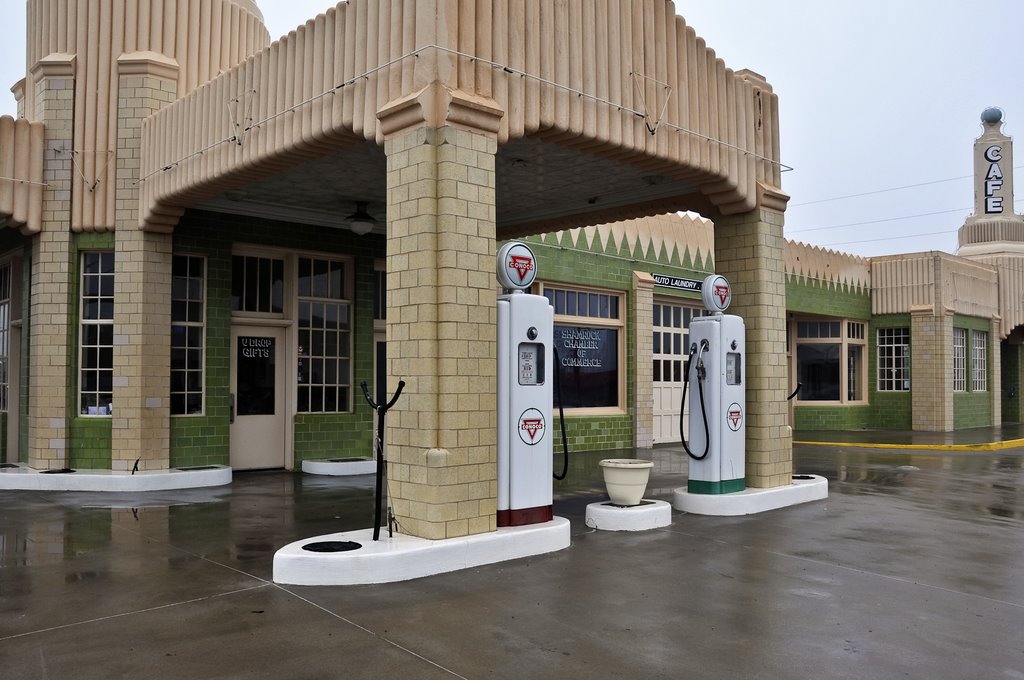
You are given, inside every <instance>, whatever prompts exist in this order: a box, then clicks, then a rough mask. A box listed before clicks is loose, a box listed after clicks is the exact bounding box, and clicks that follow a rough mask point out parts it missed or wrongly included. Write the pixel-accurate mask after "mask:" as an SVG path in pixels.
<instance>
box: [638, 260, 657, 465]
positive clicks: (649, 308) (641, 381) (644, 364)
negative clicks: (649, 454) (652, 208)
mask: <svg viewBox="0 0 1024 680" xmlns="http://www.w3.org/2000/svg"><path fill="white" fill-rule="evenodd" d="M653 318H654V277H652V276H651V275H650V274H648V273H647V272H633V343H634V344H633V347H634V348H635V350H634V353H633V356H634V361H635V365H634V366H633V372H634V373H633V374H634V375H635V376H636V380H635V383H636V405H635V412H634V418H633V427H634V437H635V438H634V445H635V446H636V447H637V448H641V449H649V448H651V447H652V446H654V369H653V367H652V360H651V357H653V356H654V342H653V340H652V336H653V333H654V322H653Z"/></svg>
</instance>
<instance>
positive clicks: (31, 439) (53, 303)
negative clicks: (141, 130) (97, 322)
mask: <svg viewBox="0 0 1024 680" xmlns="http://www.w3.org/2000/svg"><path fill="white" fill-rule="evenodd" d="M64 56H65V57H66V58H65V59H60V58H57V57H55V56H54V57H48V58H47V59H44V60H42V61H40V62H39V63H38V64H36V66H35V67H34V68H33V69H32V75H31V81H32V82H34V83H35V85H34V95H35V112H36V118H37V119H38V120H40V121H42V122H43V123H45V125H46V131H45V135H46V150H45V158H44V160H43V163H44V178H45V181H46V184H47V186H46V187H45V188H44V189H43V223H42V231H41V233H39V234H38V235H37V236H36V237H35V239H34V241H33V243H32V272H31V277H32V281H31V288H30V299H29V308H30V309H29V342H30V345H31V359H30V362H29V397H28V398H29V404H30V406H31V407H30V409H29V416H28V464H29V465H30V466H31V467H33V468H37V469H50V468H61V467H64V466H65V465H66V464H67V425H68V422H67V418H68V417H69V414H68V412H67V409H68V406H69V400H73V398H74V397H73V395H72V394H69V392H72V391H73V389H74V385H77V384H78V381H77V380H75V379H74V376H73V375H72V374H71V366H72V362H71V357H70V356H69V353H70V352H72V351H73V348H72V347H71V344H70V334H71V331H72V329H71V327H70V325H69V319H70V318H72V317H71V309H72V300H71V290H72V286H71V273H72V272H74V271H75V267H74V266H73V262H72V244H71V173H72V172H73V163H72V157H71V149H72V148H73V147H72V144H73V137H74V135H73V130H74V114H75V104H74V101H75V76H74V74H75V59H74V57H72V56H69V55H64ZM31 91H32V90H31V89H30V92H31Z"/></svg>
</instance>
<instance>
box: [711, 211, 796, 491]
mask: <svg viewBox="0 0 1024 680" xmlns="http://www.w3.org/2000/svg"><path fill="white" fill-rule="evenodd" d="M714 222H715V270H716V271H717V273H719V274H722V275H723V276H725V277H726V278H727V279H728V280H729V282H730V283H731V284H732V287H733V299H732V306H731V307H730V308H729V312H730V313H732V314H737V315H739V316H741V317H743V320H744V322H745V324H746V330H747V394H746V396H747V424H746V430H747V451H746V458H747V466H746V467H747V486H750V487H756V488H766V487H777V486H785V485H788V484H791V483H792V474H793V451H792V436H791V435H790V433H789V429H788V427H787V425H788V409H787V404H786V397H787V396H788V395H787V393H786V387H787V380H788V374H787V369H786V280H785V261H784V257H783V248H784V240H783V236H782V224H783V215H782V213H780V212H776V211H774V210H769V209H766V208H760V209H758V210H755V211H752V212H749V213H745V214H743V215H734V216H727V217H716V218H715V220H714Z"/></svg>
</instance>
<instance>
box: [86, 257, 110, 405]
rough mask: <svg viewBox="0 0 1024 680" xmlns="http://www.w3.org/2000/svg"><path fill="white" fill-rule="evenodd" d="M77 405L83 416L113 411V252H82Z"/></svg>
mask: <svg viewBox="0 0 1024 680" xmlns="http://www.w3.org/2000/svg"><path fill="white" fill-rule="evenodd" d="M79 312H80V318H81V325H80V328H79V347H80V361H79V367H80V368H79V386H78V391H79V406H80V407H81V412H82V414H83V415H90V416H106V415H110V413H111V412H112V410H113V401H114V393H113V382H114V253H112V252H86V253H82V275H81V301H80V308H79Z"/></svg>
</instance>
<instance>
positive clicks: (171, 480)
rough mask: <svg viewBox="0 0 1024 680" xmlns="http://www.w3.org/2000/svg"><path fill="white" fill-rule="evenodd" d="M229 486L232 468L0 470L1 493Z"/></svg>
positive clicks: (28, 468) (25, 467)
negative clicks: (62, 470) (71, 470)
mask: <svg viewBox="0 0 1024 680" xmlns="http://www.w3.org/2000/svg"><path fill="white" fill-rule="evenodd" d="M230 483H231V468H230V467H227V466H224V465H218V466H216V467H215V468H214V469H212V470H176V469H172V470H140V471H139V472H136V473H135V474H134V475H133V474H132V473H130V472H123V471H120V470H83V469H76V470H75V471H74V472H67V473H59V472H58V473H52V474H47V473H43V472H42V471H40V470H35V469H33V468H30V467H28V466H27V465H19V466H18V467H17V468H0V490H4V491H17V490H20V491H112V492H118V491H128V492H131V491H165V490H168V489H192V488H199V487H205V486H220V485H222V484H230Z"/></svg>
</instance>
